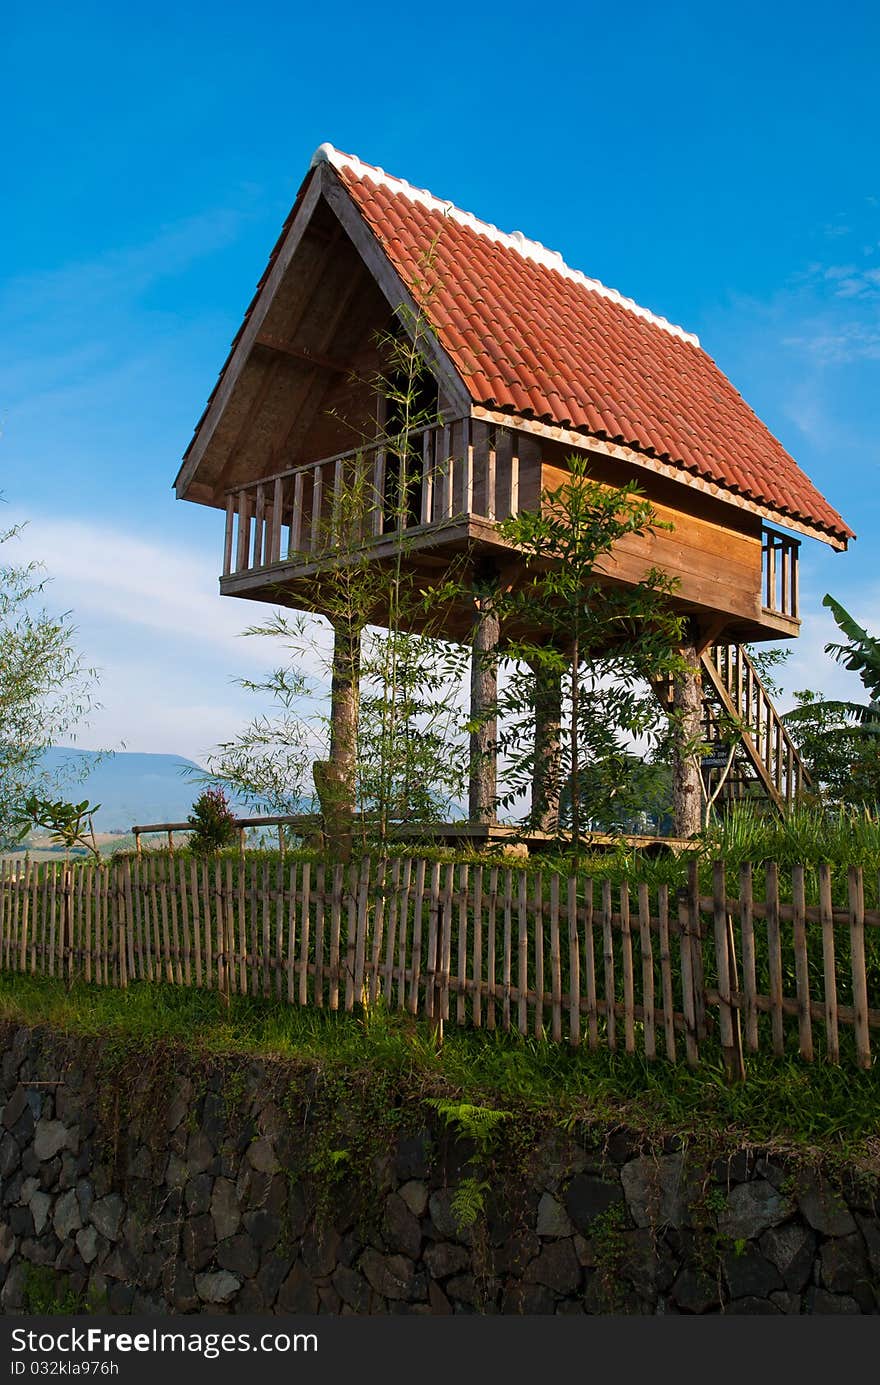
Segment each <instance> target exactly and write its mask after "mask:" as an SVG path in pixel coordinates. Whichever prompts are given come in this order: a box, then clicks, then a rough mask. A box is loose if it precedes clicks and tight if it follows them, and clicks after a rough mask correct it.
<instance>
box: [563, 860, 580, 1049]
mask: <svg viewBox="0 0 880 1385" xmlns="http://www.w3.org/2000/svg"><path fill="white" fill-rule="evenodd" d="M577 884H578V882H577V879H576V877H575V876H573V875H570V876H569V877H568V883H567V886H566V900H565V905H566V921H567V923H568V1041H569V1043H570V1044H571V1046H572V1048H578V1047H579V1046H580V1042H581V953H580V940H579V938H578V902H577Z"/></svg>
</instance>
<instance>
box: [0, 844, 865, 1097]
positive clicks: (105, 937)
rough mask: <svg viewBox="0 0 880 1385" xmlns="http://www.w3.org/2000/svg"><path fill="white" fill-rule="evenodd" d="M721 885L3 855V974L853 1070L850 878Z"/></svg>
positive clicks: (860, 904) (405, 867)
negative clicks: (187, 989)
mask: <svg viewBox="0 0 880 1385" xmlns="http://www.w3.org/2000/svg"><path fill="white" fill-rule="evenodd" d="M730 876H731V873H730V872H729V871H727V870H726V869H725V866H724V863H723V862H716V863H715V864H714V867H713V872H712V891H711V894H709V895H702V894H701V893H700V889H699V883H698V869H697V863H696V861H692V862H691V863H690V865H689V869H688V884H687V886H686V887H683V888H681V889H677V890H672V889H670V887H669V886H667V885H662V884H661V885H659V886H658V887H656V888H653V889H649V887H648V886H647V885H646V884H638V885H630V884H628V883H626V882H624V883H622V884H613V885H612V883H611V882H610V881H608V880H602V881H598V880H597V881H594V880H591V879H589V878H584V877H574V876H571V877H567V876H562V875H559V874H556V873H554V872H551V871H543V872H541V871H530V872H526V871H523V870H521V869H516V868H515V867H513V866H511V867H506V866H503V865H485V866H479V865H476V866H475V865H473V864H459V863H441V862H438V861H427V860H424V859H417V858H415V859H408V858H400V857H395V858H392V859H385V860H380V861H371V860H370V859H368V858H365V859H363V860H361V861H357V862H352V863H351V864H349V865H341V864H335V865H334V864H330V863H327V864H322V863H320V862H319V863H317V864H316V863H313V862H302V861H295V862H290V861H289V860H288V861H287V862H279V863H277V864H270V863H268V862H266V861H256V860H248V859H247V858H246V857H242V858H241V859H240V860H238V861H233V860H232V859H229V858H224V859H222V860H212V861H204V860H201V861H199V860H196V859H195V858H193V857H189V856H182V855H181V856H177V857H174V856H162V855H159V854H155V855H153V854H148V855H144V856H142V857H140V858H138V859H136V860H134V861H131V860H124V861H120V862H115V863H110V864H108V865H97V864H95V865H91V864H90V865H82V866H81V865H76V866H73V867H69V866H64V865H62V864H59V863H47V864H42V863H31V862H30V861H26V862H20V861H17V862H3V863H2V864H0V966H2V968H3V969H4V970H6V971H12V972H25V973H31V974H41V975H45V976H50V977H51V976H55V977H61V978H65V979H68V980H73V979H81V980H84V981H87V982H94V983H97V984H99V985H105V986H116V987H122V988H125V987H127V986H129V985H131V984H132V983H135V982H139V981H151V982H157V981H162V982H167V983H169V984H171V985H183V986H196V987H205V988H208V989H216V990H219V991H221V992H222V993H223V994H224V995H225V996H229V997H231V996H234V995H249V996H263V997H275V998H276V999H278V1000H280V1001H286V1002H287V1003H289V1004H291V1005H300V1006H303V1005H310V1006H315V1007H317V1008H323V1009H328V1010H331V1011H337V1010H343V1011H351V1010H353V1009H354V1008H355V1007H360V1006H362V1005H373V1004H375V1003H377V1002H378V1001H379V1000H380V999H381V1001H382V1002H383V1003H384V1005H385V1006H386V1007H388V1008H389V1009H391V1010H396V1011H401V1012H404V1013H407V1014H410V1015H413V1016H422V1017H424V1018H426V1019H428V1020H430V1021H432V1022H433V1023H434V1024H435V1025H442V1024H444V1023H446V1022H450V1023H455V1024H457V1025H470V1026H472V1027H474V1028H477V1029H479V1028H483V1029H489V1030H504V1031H511V1030H512V1031H518V1032H519V1033H521V1034H529V1035H534V1036H535V1037H538V1038H541V1037H546V1038H547V1039H550V1040H552V1041H554V1042H563V1041H567V1042H569V1043H570V1044H571V1045H573V1046H579V1045H581V1044H584V1045H586V1046H587V1047H588V1048H590V1049H597V1048H599V1047H606V1048H608V1049H612V1050H616V1049H622V1050H623V1051H624V1052H626V1053H635V1052H637V1051H638V1052H641V1053H643V1054H644V1055H645V1057H647V1058H649V1059H653V1058H656V1057H658V1056H665V1057H666V1058H667V1059H669V1060H671V1061H672V1062H675V1061H677V1060H680V1059H681V1058H682V1057H683V1058H684V1059H685V1061H686V1062H687V1063H688V1064H691V1065H695V1064H696V1063H698V1062H699V1060H700V1053H701V1047H702V1046H703V1045H704V1044H705V1042H706V1041H707V1039H713V1040H717V1041H718V1042H719V1043H720V1046H721V1050H722V1053H723V1055H724V1059H725V1063H726V1065H727V1067H728V1069H729V1070H730V1072H731V1074H732V1075H741V1074H742V1071H743V1063H744V1055H746V1054H756V1053H758V1052H759V1051H762V1050H766V1049H768V1048H769V1049H770V1051H772V1052H773V1053H774V1054H776V1055H782V1054H784V1053H786V1052H795V1051H796V1052H797V1053H799V1054H800V1057H801V1058H802V1059H804V1060H806V1061H807V1062H812V1061H814V1060H815V1059H817V1058H822V1059H824V1060H827V1061H830V1062H833V1063H838V1062H840V1061H842V1056H841V1055H842V1054H843V1059H844V1060H845V1061H847V1062H849V1061H853V1062H855V1063H856V1064H857V1065H858V1066H859V1067H863V1068H868V1067H870V1066H871V1063H872V1049H871V1031H872V1030H876V1029H877V1028H878V1027H880V1008H876V1007H874V1008H872V1007H871V1005H870V1004H869V996H870V995H874V997H875V998H876V997H877V994H878V991H880V909H878V908H873V909H870V908H866V907H865V880H864V876H863V872H862V870H861V868H859V867H856V866H851V867H849V868H848V869H847V870H845V871H842V872H840V871H839V872H836V873H835V877H834V879H833V880H832V871H831V868H830V867H829V866H822V865H820V866H818V867H810V868H805V867H803V866H795V867H793V868H789V869H788V870H787V871H785V872H781V871H780V869H779V868H778V867H777V866H776V865H774V864H772V863H765V864H764V865H762V866H761V867H760V868H759V867H752V866H748V865H745V866H742V867H741V868H740V869H739V871H738V872H737V873H736V877H735V887H736V888H735V890H731V888H730ZM808 883H809V890H808V888H807V884H808ZM871 883H872V890H874V889H875V887H878V888H880V882H878V881H877V880H872V882H871ZM808 895H809V897H810V899H811V900H812V901H813V902H809V903H808ZM842 1040H843V1042H842Z"/></svg>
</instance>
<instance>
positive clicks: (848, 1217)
mask: <svg viewBox="0 0 880 1385" xmlns="http://www.w3.org/2000/svg"><path fill="white" fill-rule="evenodd" d="M797 1199H798V1204H799V1206H800V1210H801V1214H802V1216H803V1218H804V1220H805V1221H807V1222H808V1223H809V1224H810V1226H811V1227H812V1228H813V1230H814V1231H818V1232H819V1233H820V1235H822V1236H851V1235H852V1233H853V1232H854V1231H855V1230H856V1224H855V1221H854V1220H853V1216H852V1213H851V1212H850V1210H849V1208H848V1207H847V1205H846V1203H845V1202H844V1200H843V1198H842V1197H841V1196H840V1193H838V1192H837V1191H836V1190H835V1189H834V1188H832V1187H831V1185H830V1184H829V1183H827V1182H824V1181H822V1180H820V1179H818V1178H813V1179H810V1180H809V1182H806V1183H804V1184H802V1185H800V1186H799V1187H798V1191H797Z"/></svg>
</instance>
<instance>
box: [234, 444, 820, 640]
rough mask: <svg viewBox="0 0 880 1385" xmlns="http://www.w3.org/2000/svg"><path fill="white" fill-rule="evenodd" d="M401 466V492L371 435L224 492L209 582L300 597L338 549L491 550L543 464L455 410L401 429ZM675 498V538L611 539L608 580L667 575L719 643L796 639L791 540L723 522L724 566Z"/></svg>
mask: <svg viewBox="0 0 880 1385" xmlns="http://www.w3.org/2000/svg"><path fill="white" fill-rule="evenodd" d="M404 469H405V476H404V478H403V485H404V489H405V494H404V493H402V491H401V485H402V482H401V470H402V467H401V457H400V454H399V449H395V448H391V447H389V446H388V444H387V442H386V441H384V440H383V441H378V442H374V443H369V444H366V445H364V446H363V447H360V448H356V449H352V450H351V451H348V452H343V453H340V454H339V455H337V456H334V457H325V458H322V459H320V460H318V461H312V462H308V463H305V464H303V465H302V466H297V467H292V468H290V469H289V470H287V471H283V472H279V473H278V474H277V475H274V476H268V477H265V478H263V479H261V480H259V481H254V482H250V483H248V484H247V485H242V486H238V487H236V488H235V489H234V490H231V491H230V492H229V493H228V495H227V499H226V538H225V545H224V556H223V577H222V579H221V590H222V591H223V592H224V593H226V594H228V595H239V596H246V597H251V598H255V599H258V600H269V601H271V600H274V599H276V596H277V594H278V592H279V591H280V589H281V588H282V587H284V588H286V589H288V590H289V591H290V592H291V593H294V591H298V592H300V593H302V592H303V591H306V590H307V584H308V582H309V580H310V575H311V574H313V573H314V572H315V571H316V570H317V569H318V568H320V567H322V566H324V565H326V564H328V563H331V564H332V563H333V562H334V561H336V560H337V555H338V552H339V549H340V547H344V548H345V549H351V548H356V549H363V548H368V549H370V550H371V551H372V552H373V553H375V556H376V559H377V560H381V559H382V558H383V557H386V556H388V555H389V554H391V553H393V552H395V551H397V549H398V545H399V544H400V542H401V540H402V539H403V538H406V541H407V552H408V554H412V556H413V561H414V562H415V563H417V564H418V562H419V561H420V555H421V557H424V559H425V561H426V562H427V563H428V565H430V563H431V562H432V561H433V558H432V557H431V550H432V549H433V550H435V554H436V550H437V549H438V548H441V547H442V548H444V549H445V550H446V551H447V552H450V553H451V552H452V551H454V550H455V549H456V548H458V549H461V548H462V547H465V546H467V545H470V544H473V543H474V542H477V543H480V544H484V545H485V544H491V545H495V546H496V547H497V546H498V545H499V544H500V540H499V538H498V535H497V530H496V525H497V524H498V523H499V522H500V521H502V520H504V519H506V518H507V517H508V516H510V515H515V514H518V513H519V511H520V509H533V508H535V507H536V506H537V504H538V497H539V493H540V489H541V484H542V475H544V472H545V471H546V468H544V470H543V471H542V465H541V460H540V446H539V445H538V443H537V440H536V439H533V438H529V437H528V436H526V435H524V434H518V433H517V432H516V431H515V430H513V429H504V428H497V429H496V428H495V427H494V426H491V425H489V424H487V423H484V422H482V421H480V420H476V419H469V418H457V419H453V420H451V421H450V422H448V423H443V424H435V425H432V426H430V427H426V428H421V429H418V430H416V431H414V432H413V433H412V434H411V437H410V442H409V447H408V450H407V456H406V465H405V468H404ZM556 474H558V472H557V473H556ZM545 483H546V477H545ZM687 497H688V492H687V491H686V490H685V489H684V488H682V492H681V498H680V502H679V503H680V505H681V510H680V512H679V514H680V517H681V526H682V527H681V531H680V533H676V531H675V529H673V532H672V534H671V535H668V536H667V535H666V534H664V533H663V532H662V531H658V533H657V534H656V535H655V536H654V537H650V536H642V537H638V536H630V537H628V538H625V539H622V540H621V541H620V544H619V546H618V548H616V549H615V554H616V555H617V556H616V558H615V562H614V569H615V575H616V577H617V578H618V580H622V581H625V582H631V581H638V580H640V579H641V576H642V575H643V572H644V570H645V568H646V567H647V566H649V565H652V564H653V565H656V566H658V567H660V568H662V569H664V570H666V571H668V572H669V573H670V575H671V576H673V577H676V578H678V581H679V587H678V593H677V594H678V598H679V599H680V600H681V602H682V604H683V606H684V607H685V609H687V610H690V611H695V610H696V611H704V612H706V613H707V615H712V616H714V617H715V619H716V622H717V619H718V617H719V616H720V617H725V616H726V617H727V618H728V621H729V623H730V629H729V637H730V638H731V639H734V640H738V641H743V640H752V639H758V640H760V639H767V638H770V637H772V636H774V635H783V636H785V635H794V634H797V631H798V628H799V625H800V621H799V617H798V550H799V548H800V543H799V540H797V539H794V538H790V537H789V536H787V535H784V534H781V533H779V532H778V531H776V530H773V529H768V528H764V529H763V530H762V531H761V543H760V550H759V545H758V542H757V537H756V536H754V537H752V538H749V537H747V536H746V535H745V534H744V533H743V532H742V530H739V531H734V532H733V534H732V539H733V542H734V543H735V545H736V546H737V548H736V553H737V557H736V562H735V563H733V562H725V560H724V559H721V558H720V554H719V551H718V550H717V547H716V545H717V534H718V530H717V525H716V526H715V527H705V528H704V529H698V528H697V527H695V526H698V525H699V521H698V520H695V519H694V517H693V516H690V517H688V515H689V512H688V510H687V508H686V507H687ZM667 512H668V507H667ZM672 519H673V520H674V519H675V513H674V512H673V513H672ZM685 531H687V535H688V537H687V540H686V541H684V542H680V541H679V539H680V537H681V534H684V533H685ZM695 534H696V535H697V537H696V539H695V538H694V535H695ZM759 552H760V566H759ZM744 554H745V556H743V555H744Z"/></svg>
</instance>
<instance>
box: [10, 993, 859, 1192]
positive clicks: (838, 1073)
mask: <svg viewBox="0 0 880 1385" xmlns="http://www.w3.org/2000/svg"><path fill="white" fill-rule="evenodd" d="M0 1018H2V1019H3V1020H6V1021H12V1022H16V1023H25V1024H28V1025H31V1026H46V1027H49V1028H51V1029H52V1030H54V1031H61V1032H64V1033H69V1034H74V1035H83V1036H88V1037H90V1038H94V1039H96V1040H100V1041H101V1042H103V1043H105V1044H110V1045H112V1046H113V1048H114V1050H116V1051H118V1052H124V1053H129V1054H134V1053H136V1052H137V1051H139V1050H144V1051H155V1050H156V1049H157V1048H159V1047H164V1048H165V1049H179V1050H186V1051H187V1053H189V1054H190V1055H193V1056H195V1057H196V1058H200V1059H204V1060H210V1059H211V1058H212V1057H220V1056H230V1055H236V1054H249V1055H263V1056H266V1057H268V1058H270V1059H272V1060H274V1061H277V1062H282V1063H286V1064H289V1065H290V1066H291V1067H292V1068H298V1069H303V1068H311V1069H318V1070H320V1071H321V1072H322V1073H323V1074H324V1075H325V1077H331V1076H335V1077H337V1078H343V1077H344V1078H345V1080H351V1081H352V1082H356V1083H363V1082H364V1081H367V1082H369V1081H370V1080H371V1079H375V1080H377V1081H378V1080H379V1079H381V1082H382V1084H383V1085H384V1086H386V1087H387V1086H388V1085H389V1084H391V1085H393V1086H394V1087H395V1089H396V1090H398V1091H399V1093H400V1099H401V1101H402V1102H403V1103H410V1102H416V1103H418V1102H429V1101H435V1102H436V1100H437V1099H438V1098H446V1099H449V1100H456V1101H468V1102H471V1103H473V1104H474V1105H479V1106H494V1107H504V1108H506V1109H512V1110H514V1111H515V1112H517V1113H519V1115H520V1116H523V1117H526V1118H528V1119H530V1120H532V1121H533V1122H534V1123H535V1127H536V1128H541V1129H546V1128H547V1127H548V1126H551V1125H555V1126H557V1127H561V1128H565V1129H567V1130H569V1131H572V1132H574V1133H576V1134H582V1135H584V1137H585V1138H591V1136H590V1134H589V1132H593V1135H595V1134H596V1132H601V1131H603V1130H604V1131H605V1132H607V1131H608V1130H609V1129H612V1128H615V1127H626V1128H628V1129H630V1130H633V1131H635V1132H637V1133H638V1134H639V1135H641V1136H643V1137H645V1138H646V1139H649V1140H651V1141H660V1140H662V1139H664V1138H666V1137H668V1136H670V1135H674V1136H677V1137H678V1138H679V1139H680V1140H682V1141H683V1142H684V1143H685V1144H687V1145H690V1146H693V1147H695V1148H698V1149H700V1150H702V1151H704V1152H710V1153H711V1152H713V1151H715V1152H718V1153H723V1152H730V1151H731V1150H734V1149H737V1148H740V1147H743V1146H758V1147H762V1148H768V1149H772V1150H777V1151H779V1152H780V1153H789V1154H797V1155H800V1156H801V1157H803V1158H805V1159H813V1160H817V1161H818V1160H821V1161H824V1162H826V1163H829V1164H832V1165H833V1164H835V1163H838V1162H839V1163H840V1164H846V1165H849V1166H852V1165H856V1166H858V1167H861V1168H864V1169H866V1170H869V1171H873V1172H880V1138H878V1133H877V1132H878V1130H880V1081H878V1078H877V1076H876V1075H875V1073H874V1072H873V1071H869V1072H862V1071H858V1070H857V1069H855V1068H854V1066H853V1065H851V1064H850V1063H849V1062H848V1061H847V1060H846V1057H845V1058H844V1062H843V1064H842V1065H841V1067H840V1068H837V1067H834V1066H832V1065H830V1064H824V1063H821V1062H819V1063H816V1064H813V1065H806V1064H803V1063H800V1062H799V1061H798V1060H797V1058H796V1056H793V1057H791V1058H783V1059H775V1058H772V1057H769V1056H768V1057H764V1056H762V1057H761V1059H760V1061H758V1060H757V1059H755V1060H750V1061H749V1064H748V1076H747V1081H746V1082H745V1084H743V1085H740V1086H736V1087H731V1086H729V1085H727V1083H726V1081H725V1078H724V1072H723V1067H722V1064H721V1060H720V1054H719V1053H717V1051H715V1050H714V1049H713V1047H712V1045H711V1043H710V1044H707V1045H705V1047H704V1049H703V1056H702V1059H701V1062H700V1065H699V1067H698V1068H696V1069H694V1070H690V1069H688V1068H686V1067H685V1066H684V1065H681V1066H672V1065H671V1064H669V1063H667V1062H666V1061H665V1060H662V1059H661V1060H658V1061H656V1062H653V1063H649V1062H648V1061H647V1060H645V1059H643V1058H640V1057H638V1056H628V1055H625V1054H621V1053H609V1052H607V1051H604V1050H600V1051H598V1052H596V1053H590V1052H589V1051H587V1050H586V1049H579V1050H576V1051H574V1050H572V1049H570V1048H568V1047H566V1046H565V1045H562V1044H553V1043H551V1042H548V1041H543V1040H540V1041H539V1040H535V1039H533V1038H523V1037H521V1036H519V1035H514V1034H509V1035H505V1034H500V1033H488V1032H485V1031H473V1030H456V1029H454V1028H449V1029H448V1030H447V1033H446V1037H445V1041H444V1042H443V1044H442V1047H438V1045H437V1043H436V1042H435V1038H434V1035H433V1034H432V1032H431V1030H430V1028H429V1027H428V1026H427V1025H425V1024H423V1023H420V1022H416V1021H413V1020H411V1019H409V1018H408V1017H406V1018H404V1017H400V1016H398V1015H397V1014H396V1013H389V1012H387V1011H385V1010H383V1009H382V1008H381V1007H380V1008H377V1009H375V1010H373V1011H370V1012H360V1013H356V1014H353V1015H334V1014H329V1013H326V1012H321V1011H318V1010H314V1009H298V1008H296V1007H292V1006H287V1005H284V1004H281V1003H278V1002H275V1001H265V1000H256V999H250V998H245V997H232V1000H231V1003H230V1005H229V1007H228V1008H227V1007H226V1005H225V1002H224V1001H223V999H222V997H220V996H218V995H217V994H216V993H213V992H209V991H198V990H194V989H186V988H183V987H180V988H178V987H172V986H165V985H148V984H146V983H137V984H135V985H133V986H132V987H131V988H130V989H129V990H127V991H124V992H121V991H114V990H112V989H110V988H107V989H104V988H101V987H97V986H90V985H86V984H84V983H80V984H75V985H74V986H73V987H72V988H70V989H69V990H68V989H67V988H66V987H65V986H64V985H63V984H62V983H59V982H57V981H52V980H48V979H46V978H41V977H36V976H26V975H8V974H5V975H3V976H0Z"/></svg>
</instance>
